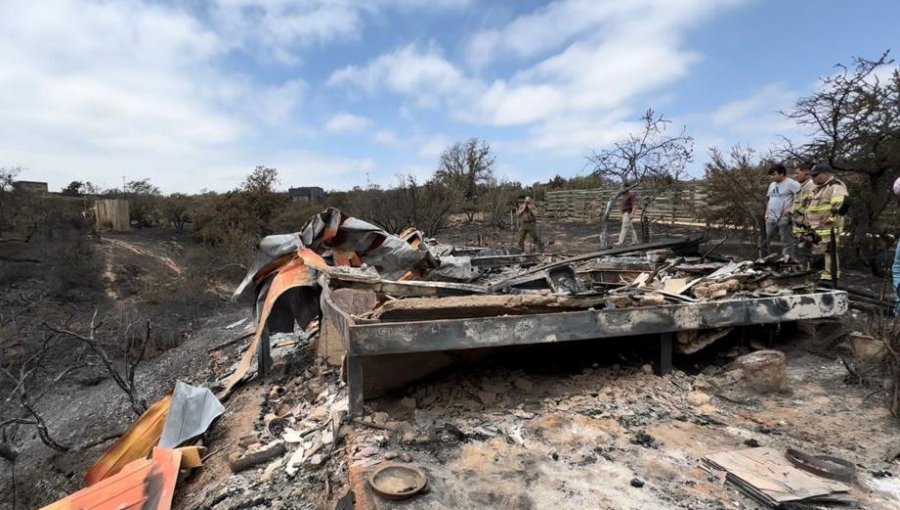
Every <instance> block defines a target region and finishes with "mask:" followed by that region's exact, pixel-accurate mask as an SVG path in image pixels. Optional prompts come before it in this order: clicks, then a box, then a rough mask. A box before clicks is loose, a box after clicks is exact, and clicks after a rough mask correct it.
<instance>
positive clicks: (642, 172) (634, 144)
mask: <svg viewBox="0 0 900 510" xmlns="http://www.w3.org/2000/svg"><path fill="white" fill-rule="evenodd" d="M641 121H642V129H641V132H640V133H638V134H634V133H632V134H629V135H628V137H627V138H626V139H625V140H623V141H620V142H616V143H615V144H613V146H612V147H611V148H608V149H602V150H599V151H592V152H591V154H590V155H589V156H588V157H587V159H588V163H587V164H588V167H589V168H591V170H592V173H593V174H594V175H597V176H598V177H600V178H602V179H604V180H608V181H610V182H613V183H615V185H616V186H617V188H616V189H615V192H614V193H613V194H612V195H611V196H610V197H609V200H607V202H606V207H605V209H604V211H603V216H602V217H601V220H600V249H606V248H607V247H608V246H609V217H610V214H612V210H613V206H614V205H615V203H616V200H618V199H619V197H621V196H622V195H624V194H625V192H627V191H629V190H632V189H634V188H637V187H638V186H645V185H646V184H648V183H649V182H651V180H652V181H653V182H657V183H662V184H663V186H665V184H664V183H666V182H671V181H674V179H675V176H677V175H680V174H681V172H683V171H684V168H685V166H686V165H687V164H688V163H689V162H691V160H692V158H693V153H694V139H693V137H690V136H687V135H686V134H685V129H684V128H682V129H681V131H680V132H678V134H675V135H671V134H669V133H667V130H668V125H669V121H668V120H665V119H664V118H663V116H662V115H656V112H654V111H653V110H652V109H649V110H647V111H646V112H645V113H644V116H643V117H641ZM652 194H653V192H651V195H652Z"/></svg>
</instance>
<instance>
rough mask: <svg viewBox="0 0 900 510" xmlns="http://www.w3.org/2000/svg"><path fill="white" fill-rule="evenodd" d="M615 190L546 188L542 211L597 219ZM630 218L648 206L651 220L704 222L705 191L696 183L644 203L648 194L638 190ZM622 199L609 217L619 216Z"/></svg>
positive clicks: (675, 222)
mask: <svg viewBox="0 0 900 510" xmlns="http://www.w3.org/2000/svg"><path fill="white" fill-rule="evenodd" d="M615 191H616V190H614V189H588V190H559V191H547V192H546V194H545V196H544V202H543V204H542V206H543V213H544V214H546V215H547V216H548V217H552V218H568V219H574V220H580V221H588V222H591V221H598V220H599V219H600V217H601V216H603V211H604V209H605V208H606V201H607V200H609V197H610V196H611V195H612V194H613V193H615ZM635 191H636V192H637V198H638V200H637V205H636V207H635V211H634V215H633V218H634V219H635V220H636V219H638V218H640V216H641V212H642V211H643V209H644V208H645V207H647V216H648V217H649V218H650V219H651V220H652V221H654V222H663V223H669V224H689V225H705V224H706V219H705V218H704V214H703V213H704V210H705V208H706V207H707V203H706V190H705V189H704V187H703V186H701V185H699V184H696V183H687V184H684V185H679V186H676V187H673V188H672V189H671V190H668V191H666V192H664V193H663V194H662V195H660V196H658V197H656V198H655V199H653V200H652V201H651V203H650V204H649V206H648V205H647V204H646V200H647V196H646V194H645V193H642V191H641V190H640V189H637V190H635ZM621 200H622V199H621V198H620V199H619V200H617V201H616V204H615V205H614V206H613V211H612V218H613V219H619V218H620V217H621V210H622V205H621Z"/></svg>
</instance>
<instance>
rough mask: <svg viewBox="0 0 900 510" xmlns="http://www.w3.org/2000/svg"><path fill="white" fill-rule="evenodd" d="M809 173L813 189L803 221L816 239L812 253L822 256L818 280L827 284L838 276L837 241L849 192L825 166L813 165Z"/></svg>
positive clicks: (829, 168)
mask: <svg viewBox="0 0 900 510" xmlns="http://www.w3.org/2000/svg"><path fill="white" fill-rule="evenodd" d="M811 173H812V178H813V181H814V182H815V183H816V189H815V191H813V194H812V197H811V199H810V200H809V205H808V206H807V207H806V221H807V222H808V224H809V227H810V228H812V229H813V230H815V232H816V234H818V237H819V242H818V243H817V244H816V245H814V246H813V248H812V252H813V254H814V255H819V256H824V257H825V269H824V270H823V271H822V281H823V282H827V283H831V282H833V281H834V279H835V278H837V277H840V264H839V261H838V257H837V254H838V249H839V246H838V240H839V239H840V236H841V232H842V230H843V227H844V215H845V214H847V206H848V205H849V202H847V196H848V195H849V191H848V190H847V185H846V184H844V183H843V182H841V181H840V180H838V179H837V178H836V177H835V176H834V170H832V168H831V165H829V164H828V163H817V164H816V166H814V167H813V168H812V172H811ZM834 272H836V274H834Z"/></svg>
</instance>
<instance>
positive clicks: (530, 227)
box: [516, 197, 544, 252]
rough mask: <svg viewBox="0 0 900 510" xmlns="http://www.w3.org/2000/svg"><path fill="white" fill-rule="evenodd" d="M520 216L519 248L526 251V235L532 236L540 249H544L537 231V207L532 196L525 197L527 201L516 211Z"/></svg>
mask: <svg viewBox="0 0 900 510" xmlns="http://www.w3.org/2000/svg"><path fill="white" fill-rule="evenodd" d="M516 216H518V217H519V249H520V250H522V251H523V252H524V251H525V237H526V236H531V240H532V241H533V242H534V244H535V246H537V249H538V251H541V252H543V251H544V245H543V243H541V238H540V236H538V233H537V207H535V206H534V204H532V203H531V197H525V202H524V203H523V204H522V205H520V206H519V209H518V210H517V211H516Z"/></svg>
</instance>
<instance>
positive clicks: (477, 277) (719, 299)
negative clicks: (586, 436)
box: [226, 209, 848, 414]
mask: <svg viewBox="0 0 900 510" xmlns="http://www.w3.org/2000/svg"><path fill="white" fill-rule="evenodd" d="M701 241H702V238H701V237H700V236H690V237H686V238H683V239H675V240H666V241H658V242H654V243H648V244H644V245H639V246H630V247H618V248H613V249H609V250H604V251H600V252H595V253H590V254H585V255H579V256H575V257H570V258H563V259H560V260H553V258H552V257H544V256H541V255H537V254H511V253H509V252H508V251H506V250H491V249H472V248H458V247H454V246H449V245H444V244H441V243H438V242H437V241H435V240H431V239H425V238H424V237H423V236H422V234H421V233H420V232H418V231H415V230H412V229H409V230H407V231H406V232H404V233H403V234H401V235H400V236H393V235H390V234H388V233H387V232H385V231H383V230H382V229H380V228H378V227H376V226H374V225H372V224H369V223H366V222H363V221H360V220H358V219H355V218H352V217H348V216H345V215H343V214H342V213H341V212H340V211H338V210H336V209H329V210H328V211H325V212H323V213H322V214H320V215H317V216H316V217H315V218H313V219H312V220H310V222H309V223H307V225H306V226H305V227H304V229H303V230H302V231H301V232H300V233H298V234H293V235H282V236H271V237H268V238H266V239H264V240H263V242H262V243H261V250H260V252H259V254H258V256H257V259H256V261H255V262H254V265H253V267H252V268H251V269H250V271H249V272H248V274H247V276H246V277H245V279H244V281H243V282H242V284H241V286H240V287H239V288H238V290H237V291H236V292H235V295H236V296H237V297H239V298H244V299H248V298H255V310H256V316H257V317H258V318H259V327H258V330H257V338H256V339H255V341H254V344H253V345H252V346H251V348H250V349H249V350H248V351H247V353H246V355H245V360H244V361H245V363H243V364H242V368H243V370H242V371H241V370H239V371H238V372H236V374H235V375H234V376H232V378H231V380H229V383H228V386H227V389H226V393H227V391H230V388H231V387H233V385H234V384H236V383H237V381H238V380H239V379H240V378H241V377H243V376H244V375H245V373H246V371H247V370H248V369H249V362H250V359H251V358H252V356H253V355H254V350H255V349H256V348H257V346H259V353H260V356H259V366H260V371H261V372H262V373H265V371H266V366H267V364H268V360H267V357H268V351H269V347H268V335H269V334H270V333H272V332H275V331H291V330H293V327H294V323H295V322H296V323H297V324H298V325H299V326H300V327H301V328H305V327H306V326H307V325H308V324H309V323H310V322H311V321H312V320H314V319H315V318H317V317H318V316H320V315H321V325H320V330H321V334H320V338H319V346H318V349H317V350H318V352H319V354H320V355H322V356H324V357H326V358H327V359H328V360H329V362H331V363H333V364H341V363H346V366H345V369H346V379H347V383H348V386H349V394H350V411H351V414H361V413H362V412H363V400H364V398H365V397H366V396H367V395H372V396H377V395H379V394H382V393H384V392H385V391H389V390H393V389H397V388H398V387H401V386H402V385H403V384H406V383H409V382H412V381H413V380H415V379H417V378H421V377H423V376H425V375H427V374H429V373H431V372H433V371H435V370H438V369H441V368H445V367H446V366H448V365H449V364H451V361H450V360H449V359H448V358H447V357H442V356H440V353H445V352H457V351H462V350H470V349H485V348H497V347H504V346H513V345H529V344H548V343H557V342H569V341H588V340H594V341H602V340H603V339H605V338H615V337H641V336H652V337H655V338H656V339H657V340H656V342H657V345H658V357H657V359H656V360H655V366H656V370H657V373H668V372H669V371H671V369H672V353H673V351H677V352H683V353H692V352H696V351H698V350H700V349H701V348H703V347H705V346H706V345H708V344H710V343H712V342H713V341H715V340H716V339H718V338H720V337H722V336H724V334H725V333H727V331H728V328H733V327H738V326H747V325H760V324H778V323H783V322H790V321H797V320H805V319H819V318H825V317H834V316H839V315H842V314H843V313H845V312H846V311H847V309H848V299H847V294H846V293H844V292H840V291H834V290H828V289H820V288H817V287H816V285H815V281H816V280H815V279H814V278H813V274H812V273H811V272H808V271H803V270H801V269H800V267H799V266H798V265H796V264H793V263H791V262H789V261H785V260H781V259H777V258H774V257H770V258H767V259H764V260H760V261H745V262H727V263H726V262H721V261H719V262H712V261H709V260H707V259H705V258H704V257H702V256H701V255H700V253H699V251H698V247H699V244H700V242H701ZM611 276H612V278H611ZM616 278H617V279H616ZM248 300H249V299H248ZM367 374H372V375H375V376H376V379H381V380H376V381H375V382H373V383H369V384H367V383H366V379H367V378H368V376H367ZM385 378H387V379H388V380H386V381H385V380H384V379H385Z"/></svg>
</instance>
